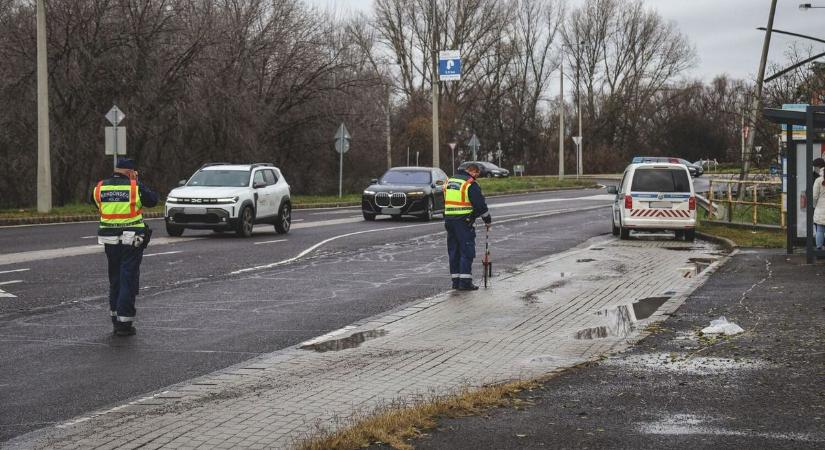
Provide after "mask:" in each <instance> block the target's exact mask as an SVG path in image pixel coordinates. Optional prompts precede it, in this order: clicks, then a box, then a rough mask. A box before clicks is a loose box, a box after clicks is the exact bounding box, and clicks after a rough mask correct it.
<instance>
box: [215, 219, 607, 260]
mask: <svg viewBox="0 0 825 450" xmlns="http://www.w3.org/2000/svg"><path fill="white" fill-rule="evenodd" d="M608 206H610V205H599V206H590V207H586V208H569V209H560V210H555V211H547V212H543V213H538V214H536V213H521V214H512V215H506V216H502V217H511V218H510V219H505V220H497V221H496V222H495V223H494V225H495V224H499V223H507V222H512V221H516V220H523V219H532V218H538V217H545V216H552V215H556V214H564V213H568V212H579V211H590V210H593V209H601V208H607V207H608ZM441 224H442V222H440V221H439V222H427V223H420V224H415V225H402V226H398V227H387V228H377V229H372V230H362V231H355V232H353V233H346V234H340V235H338V236H332V237H330V238H327V239H324V240H323V241H321V242H318V243H317V244H315V245H313V246H311V247H309V248H307V249H305V250H304V251H302V252H301V253H299V254H298V255H296V256H293V257H292V258H287V259H284V260H281V261H276V262H273V263H270V264H264V265H260V266H254V267H248V268H246V269H239V270H236V271H234V272H230V273H229V275H238V274H242V273H247V272H253V271H256V270H264V269H271V268H273V267H278V266H282V265H284V264H289V263H291V262H293V261H297V260H299V259H301V258H303V257H304V256H306V255H308V254H309V253H311V252H312V251H314V250H315V249H317V248H319V247H321V246H323V245H324V244H326V243H329V242H332V241H335V240H338V239H342V238H346V237H350V236H357V235H360V234H367V233H377V232H381V231H392V230H400V229H404V228H413V227H424V226H431V225H441Z"/></svg>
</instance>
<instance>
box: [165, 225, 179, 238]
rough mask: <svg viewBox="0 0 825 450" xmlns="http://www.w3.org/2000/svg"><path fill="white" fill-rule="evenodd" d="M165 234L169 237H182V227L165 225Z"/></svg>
mask: <svg viewBox="0 0 825 450" xmlns="http://www.w3.org/2000/svg"><path fill="white" fill-rule="evenodd" d="M166 234H168V235H169V236H174V237H180V236H182V235H183V227H178V226H175V225H169V224H166Z"/></svg>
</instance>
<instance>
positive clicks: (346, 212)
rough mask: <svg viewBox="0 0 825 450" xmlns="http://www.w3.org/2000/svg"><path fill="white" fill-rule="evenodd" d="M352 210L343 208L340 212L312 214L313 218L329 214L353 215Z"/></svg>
mask: <svg viewBox="0 0 825 450" xmlns="http://www.w3.org/2000/svg"><path fill="white" fill-rule="evenodd" d="M352 212H353V211H352V208H341V210H340V211H325V212H314V213H310V215H311V216H323V215H327V214H352Z"/></svg>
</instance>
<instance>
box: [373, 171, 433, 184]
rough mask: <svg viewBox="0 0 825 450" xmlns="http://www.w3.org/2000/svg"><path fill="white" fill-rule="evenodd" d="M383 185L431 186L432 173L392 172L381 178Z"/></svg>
mask: <svg viewBox="0 0 825 450" xmlns="http://www.w3.org/2000/svg"><path fill="white" fill-rule="evenodd" d="M381 184H430V172H424V171H421V170H390V171H388V172H387V173H385V174H384V176H383V177H381Z"/></svg>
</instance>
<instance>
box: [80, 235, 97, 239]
mask: <svg viewBox="0 0 825 450" xmlns="http://www.w3.org/2000/svg"><path fill="white" fill-rule="evenodd" d="M96 237H97V235H95V236H83V237H81V238H80V239H94V238H96Z"/></svg>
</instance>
